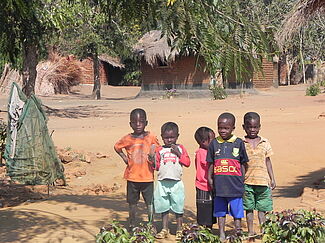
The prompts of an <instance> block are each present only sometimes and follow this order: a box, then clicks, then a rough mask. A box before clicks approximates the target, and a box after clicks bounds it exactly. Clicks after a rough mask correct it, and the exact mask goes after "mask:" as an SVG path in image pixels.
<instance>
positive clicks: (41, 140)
mask: <svg viewBox="0 0 325 243" xmlns="http://www.w3.org/2000/svg"><path fill="white" fill-rule="evenodd" d="M4 157H5V159H6V166H7V174H8V175H9V176H10V178H11V179H12V180H13V181H17V182H19V183H22V184H28V185H50V184H53V183H54V182H55V180H56V179H62V180H63V181H64V182H65V178H64V173H63V171H64V168H63V165H62V163H61V161H60V160H59V159H58V156H57V154H56V150H55V147H54V144H53V141H52V139H51V137H50V136H49V132H48V129H47V117H46V114H45V112H44V111H43V109H42V107H41V102H40V101H39V100H38V99H37V98H36V97H35V96H34V95H32V96H31V97H30V98H28V99H27V97H26V96H25V94H24V93H23V92H22V91H21V89H20V88H19V86H18V85H17V84H16V83H13V85H12V87H11V91H10V95H9V104H8V131H7V139H6V149H5V154H4Z"/></svg>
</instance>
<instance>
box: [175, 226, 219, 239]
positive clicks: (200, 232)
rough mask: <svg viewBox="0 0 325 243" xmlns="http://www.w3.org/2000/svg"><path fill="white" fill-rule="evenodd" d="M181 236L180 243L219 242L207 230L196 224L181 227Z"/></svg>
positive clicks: (216, 237)
mask: <svg viewBox="0 0 325 243" xmlns="http://www.w3.org/2000/svg"><path fill="white" fill-rule="evenodd" d="M182 233H183V236H182V238H181V240H180V242H182V243H195V242H210V243H219V242H221V241H220V239H219V237H218V236H217V235H214V234H212V232H211V230H210V229H209V228H206V227H203V226H199V225H197V224H192V225H185V226H184V227H183V232H182Z"/></svg>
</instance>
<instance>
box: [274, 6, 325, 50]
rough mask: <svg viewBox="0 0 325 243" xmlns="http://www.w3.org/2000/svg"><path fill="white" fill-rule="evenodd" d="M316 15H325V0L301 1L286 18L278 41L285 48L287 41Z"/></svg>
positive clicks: (278, 35)
mask: <svg viewBox="0 0 325 243" xmlns="http://www.w3.org/2000/svg"><path fill="white" fill-rule="evenodd" d="M316 14H325V0H300V1H298V2H297V3H296V5H295V6H294V8H293V10H292V11H291V12H290V13H289V14H288V15H287V16H286V18H285V19H284V21H283V26H282V28H281V29H280V31H279V32H278V34H277V41H278V43H279V45H280V46H283V45H284V43H285V41H286V40H288V39H290V38H291V37H292V36H293V34H294V33H295V32H296V31H297V30H298V29H299V28H300V27H302V26H303V25H305V24H306V23H307V22H308V21H309V20H310V19H311V18H313V17H314V16H315V15H316Z"/></svg>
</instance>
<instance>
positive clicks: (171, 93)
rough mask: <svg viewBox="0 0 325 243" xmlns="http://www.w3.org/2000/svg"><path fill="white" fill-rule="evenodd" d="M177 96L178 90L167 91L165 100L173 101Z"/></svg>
mask: <svg viewBox="0 0 325 243" xmlns="http://www.w3.org/2000/svg"><path fill="white" fill-rule="evenodd" d="M176 94H177V90H176V89H166V90H165V94H164V98H165V99H172V98H173V97H175V96H176Z"/></svg>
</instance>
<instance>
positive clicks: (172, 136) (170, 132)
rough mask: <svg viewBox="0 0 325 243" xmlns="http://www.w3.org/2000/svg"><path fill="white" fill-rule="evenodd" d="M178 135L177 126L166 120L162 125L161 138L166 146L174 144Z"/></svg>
mask: <svg viewBox="0 0 325 243" xmlns="http://www.w3.org/2000/svg"><path fill="white" fill-rule="evenodd" d="M178 136H179V134H178V126H177V124H176V123H174V122H166V123H165V124H164V125H162V127H161V138H162V140H163V141H164V144H165V145H166V146H167V147H170V146H171V145H172V144H176V141H177V139H178Z"/></svg>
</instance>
